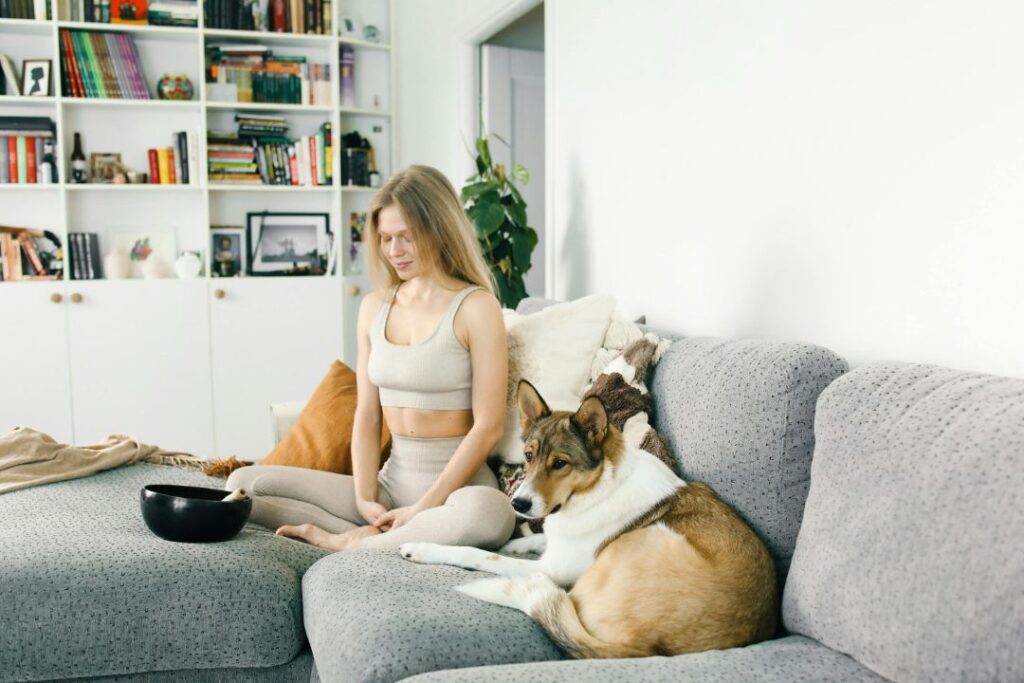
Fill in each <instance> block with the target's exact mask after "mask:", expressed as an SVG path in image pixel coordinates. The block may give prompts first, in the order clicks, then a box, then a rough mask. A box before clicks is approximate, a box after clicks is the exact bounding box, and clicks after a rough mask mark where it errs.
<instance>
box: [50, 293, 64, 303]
mask: <svg viewBox="0 0 1024 683" xmlns="http://www.w3.org/2000/svg"><path fill="white" fill-rule="evenodd" d="M50 301H52V302H53V303H55V304H59V303H60V302H61V301H64V297H63V296H61V294H60V292H54V293H53V294H51V295H50Z"/></svg>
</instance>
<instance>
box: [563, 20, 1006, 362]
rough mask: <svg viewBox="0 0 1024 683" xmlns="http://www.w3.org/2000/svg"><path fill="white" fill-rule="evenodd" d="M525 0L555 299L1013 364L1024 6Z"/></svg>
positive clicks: (668, 319) (740, 329)
mask: <svg viewBox="0 0 1024 683" xmlns="http://www.w3.org/2000/svg"><path fill="white" fill-rule="evenodd" d="M547 4H548V15H547V22H548V24H549V31H550V32H549V34H548V39H549V42H548V52H549V55H551V58H552V59H553V63H552V64H551V67H550V68H551V69H552V71H551V75H550V76H549V77H550V78H553V85H552V87H553V89H554V93H555V98H554V102H553V104H554V107H555V111H554V129H553V130H552V131H549V140H550V142H551V144H553V147H552V153H553V154H554V159H553V175H554V202H555V204H554V222H553V225H550V226H549V227H550V228H551V229H552V230H554V231H556V233H557V234H556V235H555V237H554V239H555V242H556V249H557V257H556V259H555V272H554V273H553V275H554V281H555V285H554V287H555V291H554V293H555V294H556V295H557V296H558V297H559V298H572V297H577V296H580V295H583V294H586V293H589V292H593V291H607V292H610V293H612V294H614V295H615V296H617V297H618V298H619V300H620V302H621V304H622V306H623V307H624V308H626V309H627V311H631V312H636V313H640V312H644V313H646V314H647V316H648V321H649V322H651V323H653V324H655V325H657V326H661V327H668V328H672V329H675V330H678V331H680V332H683V333H685V334H691V335H725V336H756V337H771V338H779V339H794V340H805V341H811V342H814V343H818V344H822V345H824V346H827V347H830V348H832V349H833V350H835V351H836V352H838V353H839V354H841V355H843V356H845V357H846V358H848V359H849V360H850V361H851V362H852V363H854V364H860V363H863V362H867V361H873V360H882V359H897V360H911V361H924V362H933V363H939V364H944V365H949V366H953V367H961V368H970V369H977V370H982V371H990V372H998V373H1005V374H1011V375H1017V376H1024V353H1022V348H1024V315H1022V312H1024V307H1022V301H1024V277H1022V275H1021V271H1022V260H1024V87H1022V86H1021V83H1022V80H1021V75H1020V74H1021V65H1022V64H1024V41H1021V39H1020V36H1021V35H1022V33H1024V5H1020V4H1019V3H1016V2H1010V1H1007V2H991V1H985V2H976V3H963V2H957V1H953V0H938V1H937V0H904V1H903V2H895V3H894V2H889V1H884V2H883V1H880V0H862V1H861V2H855V3H837V2H827V3H823V2H818V1H816V0H799V1H798V0H787V1H784V2H771V3H758V2H750V1H739V0H703V1H686V2H680V1H679V0H660V1H659V0H644V1H643V2H635V1H634V0H554V1H553V2H549V3H547Z"/></svg>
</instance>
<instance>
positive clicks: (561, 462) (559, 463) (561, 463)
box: [551, 458, 569, 470]
mask: <svg viewBox="0 0 1024 683" xmlns="http://www.w3.org/2000/svg"><path fill="white" fill-rule="evenodd" d="M568 464H569V463H567V462H566V461H565V460H562V459H561V458H559V459H558V460H556V461H554V462H553V463H551V469H553V470H560V469H562V468H563V467H565V466H566V465H568Z"/></svg>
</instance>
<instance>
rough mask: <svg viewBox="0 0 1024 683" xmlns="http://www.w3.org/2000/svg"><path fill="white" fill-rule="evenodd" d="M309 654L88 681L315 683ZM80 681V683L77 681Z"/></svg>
mask: <svg viewBox="0 0 1024 683" xmlns="http://www.w3.org/2000/svg"><path fill="white" fill-rule="evenodd" d="M314 670H315V668H314V666H313V653H311V652H310V651H309V648H308V647H307V648H306V649H305V650H303V651H302V652H300V653H299V655H298V656H297V657H296V658H295V659H293V660H292V661H290V662H287V663H285V664H281V665H280V666H261V667H244V668H243V667H236V668H232V669H179V670H177V671H154V672H150V673H140V674H126V675H119V676H103V677H100V678H90V679H89V681H90V683H91V682H93V681H95V682H96V683H101V682H102V683H310V682H311V681H314V680H315V674H314ZM78 680H81V679H78Z"/></svg>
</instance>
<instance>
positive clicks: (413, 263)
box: [377, 204, 425, 280]
mask: <svg viewBox="0 0 1024 683" xmlns="http://www.w3.org/2000/svg"><path fill="white" fill-rule="evenodd" d="M377 232H379V233H380V253H381V254H382V255H383V256H384V258H386V259H387V260H388V262H389V263H391V265H392V266H393V267H394V269H395V271H397V272H398V277H400V278H402V279H403V280H409V279H412V278H414V277H416V276H418V275H423V274H424V272H425V271H424V270H423V268H422V264H421V263H420V262H419V261H418V260H417V259H416V244H415V243H414V242H413V241H412V233H411V232H410V231H409V228H408V227H407V226H406V225H405V220H404V219H403V218H402V212H401V211H399V210H398V207H397V206H395V205H394V204H392V205H391V206H386V207H384V208H383V209H381V210H380V214H378V216H377Z"/></svg>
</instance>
